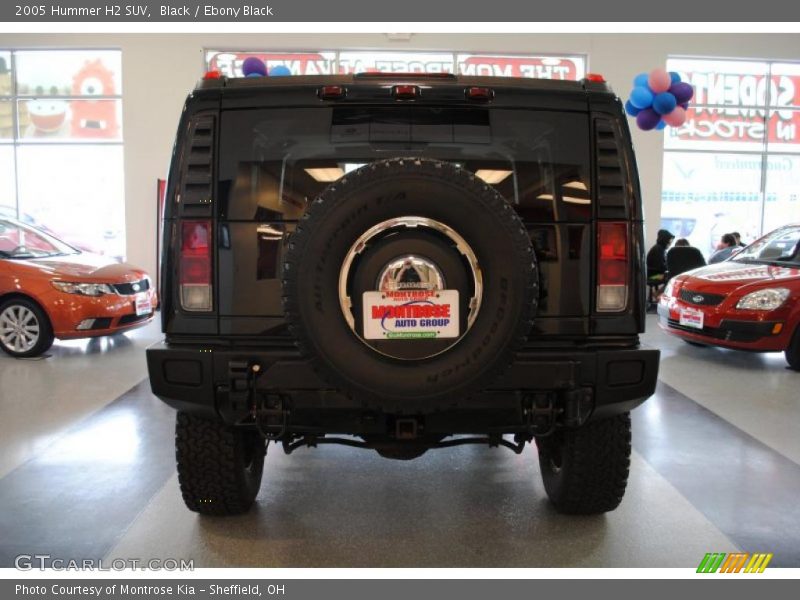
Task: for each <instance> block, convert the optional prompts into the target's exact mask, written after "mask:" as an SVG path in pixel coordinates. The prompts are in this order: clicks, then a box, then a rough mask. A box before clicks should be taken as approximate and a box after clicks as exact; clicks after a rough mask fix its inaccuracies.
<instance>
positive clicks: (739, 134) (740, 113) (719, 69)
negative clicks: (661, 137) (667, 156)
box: [667, 59, 800, 152]
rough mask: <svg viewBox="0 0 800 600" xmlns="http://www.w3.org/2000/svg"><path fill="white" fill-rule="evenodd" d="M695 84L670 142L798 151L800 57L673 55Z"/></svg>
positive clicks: (686, 145)
mask: <svg viewBox="0 0 800 600" xmlns="http://www.w3.org/2000/svg"><path fill="white" fill-rule="evenodd" d="M672 63H675V64H674V68H676V70H677V71H678V72H679V73H680V74H681V77H682V78H683V79H684V81H688V82H690V83H691V84H692V86H693V87H694V88H695V90H696V97H695V104H696V106H693V107H691V108H690V109H689V110H688V111H687V115H686V117H687V118H686V123H685V124H684V125H683V126H682V127H680V128H677V129H676V130H675V131H673V132H671V133H670V135H669V137H668V146H667V147H669V148H675V149H684V148H697V149H721V150H734V151H737V150H756V151H760V150H763V149H764V146H765V145H766V144H768V145H769V146H770V150H773V151H774V150H782V151H788V152H800V63H772V64H770V63H752V62H744V61H706V60H703V61H691V60H688V59H683V60H679V61H678V60H676V61H671V64H672Z"/></svg>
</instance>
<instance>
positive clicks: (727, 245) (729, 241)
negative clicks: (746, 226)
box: [708, 233, 739, 265]
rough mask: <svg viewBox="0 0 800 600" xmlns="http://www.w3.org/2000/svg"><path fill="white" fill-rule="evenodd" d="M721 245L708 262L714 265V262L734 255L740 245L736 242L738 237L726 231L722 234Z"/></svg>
mask: <svg viewBox="0 0 800 600" xmlns="http://www.w3.org/2000/svg"><path fill="white" fill-rule="evenodd" d="M720 246H721V247H720V249H719V250H717V251H716V252H714V254H712V255H711V258H709V259H708V264H710V265H713V264H714V263H718V262H722V261H723V260H727V259H729V258H730V257H731V256H732V255H733V251H734V250H738V249H739V245H738V244H737V243H736V237H734V235H733V234H732V233H726V234H725V235H723V236H722V244H720Z"/></svg>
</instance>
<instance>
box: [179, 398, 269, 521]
mask: <svg viewBox="0 0 800 600" xmlns="http://www.w3.org/2000/svg"><path fill="white" fill-rule="evenodd" d="M264 453H265V442H264V440H263V439H262V438H261V436H260V435H258V433H257V432H255V431H251V430H247V429H239V428H235V427H231V426H228V425H225V424H224V423H220V422H217V421H210V420H206V419H202V418H200V417H196V416H194V415H191V414H188V413H183V412H179V413H178V417H177V422H176V425H175V456H176V459H177V463H178V481H179V482H180V486H181V494H182V495H183V501H184V502H185V503H186V506H187V507H188V508H189V509H190V510H193V511H195V512H198V513H201V514H205V515H238V514H241V513H244V512H247V510H248V509H249V508H250V507H251V506H252V504H253V502H254V501H255V499H256V496H257V495H258V489H259V487H260V486H261V475H262V473H263V470H264Z"/></svg>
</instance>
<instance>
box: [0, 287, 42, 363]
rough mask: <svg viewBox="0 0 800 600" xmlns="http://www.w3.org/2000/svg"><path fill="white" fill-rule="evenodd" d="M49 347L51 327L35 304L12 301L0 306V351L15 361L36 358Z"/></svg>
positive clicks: (22, 299)
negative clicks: (16, 359)
mask: <svg viewBox="0 0 800 600" xmlns="http://www.w3.org/2000/svg"><path fill="white" fill-rule="evenodd" d="M52 345H53V327H52V326H51V325H50V319H49V318H48V317H47V315H46V314H45V312H44V311H43V310H42V309H41V307H39V305H38V304H36V303H35V302H33V301H32V300H28V299H27V298H12V299H10V300H7V301H5V302H3V303H2V304H0V347H2V349H3V351H4V352H6V353H7V354H10V355H11V356H13V357H15V358H29V357H31V356H39V355H40V354H42V353H43V352H46V351H47V350H48V348H50V346H52Z"/></svg>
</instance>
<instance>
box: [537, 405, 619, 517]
mask: <svg viewBox="0 0 800 600" xmlns="http://www.w3.org/2000/svg"><path fill="white" fill-rule="evenodd" d="M564 438H565V447H564V459H563V460H564V463H563V465H562V472H561V473H560V476H561V477H562V480H561V485H560V486H559V487H558V489H557V490H554V489H548V482H547V481H546V478H547V475H546V469H549V468H550V466H549V462H548V461H549V459H548V454H547V451H546V450H545V451H544V452H542V451H541V450H540V466H541V468H542V476H543V478H545V489H546V490H547V492H548V496H549V497H550V500H551V502H552V503H553V505H554V506H555V508H556V509H557V510H558V511H559V512H563V513H566V514H598V513H604V512H608V511H611V510H614V509H615V508H617V506H619V504H620V502H621V501H622V498H623V496H624V495H625V488H626V487H627V483H628V473H629V471H630V455H631V417H630V413H624V414H621V415H617V416H614V417H610V418H607V419H603V420H600V421H594V422H590V423H588V424H586V425H584V426H583V427H580V428H578V429H575V430H571V431H566V432H564ZM545 444H546V442H545Z"/></svg>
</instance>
